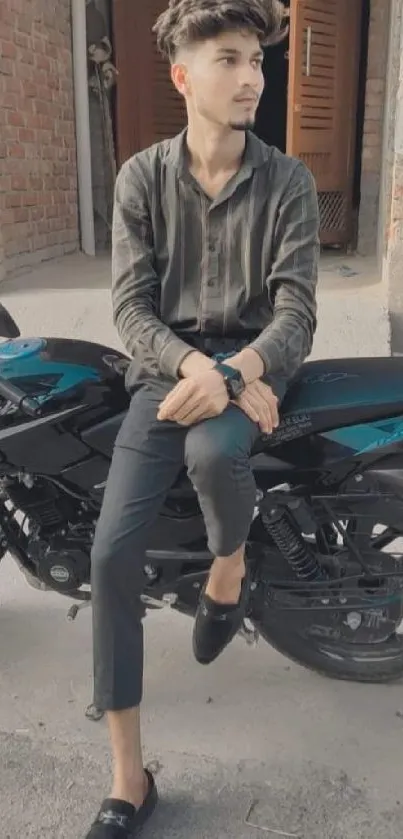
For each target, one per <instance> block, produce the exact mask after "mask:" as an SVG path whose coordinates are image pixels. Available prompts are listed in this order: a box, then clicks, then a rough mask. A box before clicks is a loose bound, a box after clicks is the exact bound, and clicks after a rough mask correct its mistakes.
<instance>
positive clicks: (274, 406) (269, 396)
mask: <svg viewBox="0 0 403 839" xmlns="http://www.w3.org/2000/svg"><path fill="white" fill-rule="evenodd" d="M254 384H256V392H257V394H258V395H259V397H261V398H262V399H263V400H264V402H265V403H266V405H267V409H268V411H269V413H270V417H271V424H272V427H273V428H277V426H278V425H279V415H278V399H277V396H276V395H275V394H274V393H273V391H272V389H271V387H270V385H266V384H265V383H264V382H261V381H260V379H258V380H257V381H256V382H255V383H254Z"/></svg>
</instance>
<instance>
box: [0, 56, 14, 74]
mask: <svg viewBox="0 0 403 839" xmlns="http://www.w3.org/2000/svg"><path fill="white" fill-rule="evenodd" d="M13 70H14V67H13V62H12V61H11V60H10V59H9V58H1V57H0V75H3V76H12V74H13Z"/></svg>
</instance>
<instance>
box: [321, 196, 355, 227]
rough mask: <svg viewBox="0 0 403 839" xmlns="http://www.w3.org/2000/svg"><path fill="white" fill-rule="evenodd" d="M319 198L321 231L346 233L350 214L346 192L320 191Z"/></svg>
mask: <svg viewBox="0 0 403 839" xmlns="http://www.w3.org/2000/svg"><path fill="white" fill-rule="evenodd" d="M318 198H319V211H320V227H321V231H322V232H323V233H336V232H337V231H340V232H343V233H344V231H345V230H346V226H347V216H348V205H347V196H346V194H345V193H344V192H319V195H318Z"/></svg>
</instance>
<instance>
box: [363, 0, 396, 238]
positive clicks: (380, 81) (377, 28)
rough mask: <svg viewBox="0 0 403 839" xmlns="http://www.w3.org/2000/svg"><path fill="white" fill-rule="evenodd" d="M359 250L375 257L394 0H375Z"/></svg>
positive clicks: (369, 66) (371, 12) (370, 36)
mask: <svg viewBox="0 0 403 839" xmlns="http://www.w3.org/2000/svg"><path fill="white" fill-rule="evenodd" d="M370 16H371V17H370V29H369V44H368V69H367V82H366V102H365V123H364V138H363V153H362V177H361V207H360V218H359V237H358V250H359V252H360V253H362V254H375V253H376V247H377V232H378V219H379V196H380V187H381V170H382V147H383V136H384V105H385V96H386V78H387V67H388V44H389V17H390V0H371V5H370Z"/></svg>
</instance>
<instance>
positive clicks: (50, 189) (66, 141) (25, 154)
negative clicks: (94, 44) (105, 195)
mask: <svg viewBox="0 0 403 839" xmlns="http://www.w3.org/2000/svg"><path fill="white" fill-rule="evenodd" d="M78 243H79V233H78V213H77V175H76V143H75V119H74V97H73V77H72V48H71V22H70V0H52V2H49V0H31V2H29V3H28V2H27V0H2V3H1V4H0V265H1V268H0V271H1V272H2V274H3V276H4V275H5V274H6V272H7V273H10V272H13V271H15V270H19V269H22V268H28V267H30V266H32V265H34V264H36V263H38V262H40V261H41V260H44V259H49V258H52V257H55V256H62V255H63V254H66V253H69V252H71V251H73V250H75V249H76V248H77V247H78Z"/></svg>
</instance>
